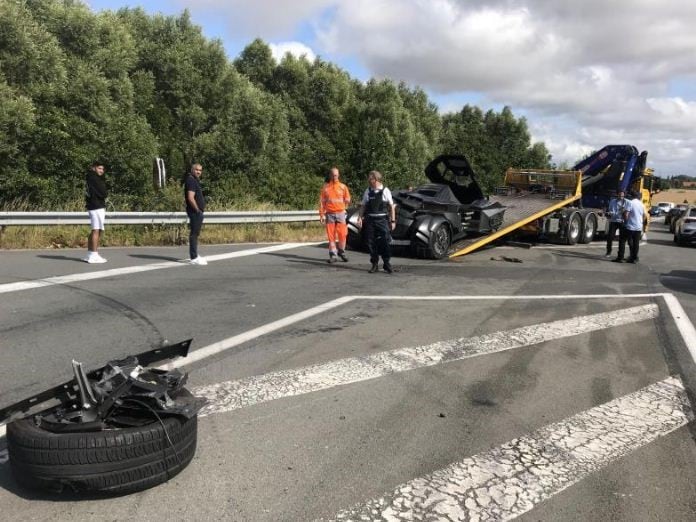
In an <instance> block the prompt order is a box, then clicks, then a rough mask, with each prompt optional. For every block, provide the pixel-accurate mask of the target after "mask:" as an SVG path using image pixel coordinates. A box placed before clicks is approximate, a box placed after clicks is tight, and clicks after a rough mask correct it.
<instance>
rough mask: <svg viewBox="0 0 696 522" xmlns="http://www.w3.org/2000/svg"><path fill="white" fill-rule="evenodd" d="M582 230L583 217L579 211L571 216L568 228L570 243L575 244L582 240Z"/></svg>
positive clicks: (567, 236) (567, 235)
mask: <svg viewBox="0 0 696 522" xmlns="http://www.w3.org/2000/svg"><path fill="white" fill-rule="evenodd" d="M581 230H582V218H581V217H580V214H578V213H577V212H576V213H574V214H573V215H572V216H570V219H569V220H568V229H567V234H566V238H567V241H568V244H569V245H575V244H577V242H578V241H579V240H580V231H581Z"/></svg>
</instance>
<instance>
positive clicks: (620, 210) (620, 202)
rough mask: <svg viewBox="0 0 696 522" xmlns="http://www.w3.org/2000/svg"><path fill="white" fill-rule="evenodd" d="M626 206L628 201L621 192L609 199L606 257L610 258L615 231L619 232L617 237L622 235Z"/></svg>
mask: <svg viewBox="0 0 696 522" xmlns="http://www.w3.org/2000/svg"><path fill="white" fill-rule="evenodd" d="M627 206H628V201H627V200H626V199H625V198H624V192H623V190H621V191H619V193H618V194H617V195H616V197H615V198H611V200H610V201H609V208H608V209H607V215H608V216H609V230H608V231H607V253H606V254H605V256H606V257H609V256H611V247H612V243H613V242H614V238H615V237H616V231H617V230H618V231H619V235H621V234H623V233H624V230H623V214H624V210H626V207H627ZM619 244H620V243H619ZM621 258H623V256H621Z"/></svg>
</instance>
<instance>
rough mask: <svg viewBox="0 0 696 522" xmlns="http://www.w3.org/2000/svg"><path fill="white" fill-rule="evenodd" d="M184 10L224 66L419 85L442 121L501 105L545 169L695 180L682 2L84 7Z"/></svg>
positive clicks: (695, 105)
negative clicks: (317, 61) (302, 62)
mask: <svg viewBox="0 0 696 522" xmlns="http://www.w3.org/2000/svg"><path fill="white" fill-rule="evenodd" d="M86 3H87V4H88V5H90V6H91V7H92V9H94V10H102V9H118V8H121V7H142V8H143V9H145V10H146V11H147V12H149V13H157V12H161V13H163V14H166V15H178V14H180V13H181V12H182V11H183V9H185V8H188V9H189V11H190V12H191V16H192V19H193V21H194V22H195V23H197V24H198V25H200V26H201V27H202V29H203V33H204V34H205V35H206V36H208V37H210V38H219V39H221V40H222V42H223V44H224V46H225V49H226V50H227V53H228V55H229V57H230V58H232V59H233V58H234V57H236V56H237V55H238V54H239V53H240V52H241V50H242V49H243V48H244V47H245V46H246V45H247V44H248V43H249V42H251V41H252V40H253V39H254V38H256V37H260V38H262V39H263V40H264V41H266V42H267V43H269V45H270V46H271V48H272V49H273V50H274V52H275V53H279V55H280V54H282V53H283V52H285V51H290V52H293V53H295V54H301V53H306V54H307V55H308V56H309V57H310V58H311V57H313V56H321V57H322V58H323V59H325V60H327V61H331V62H333V63H336V64H338V65H339V66H340V67H342V68H344V69H345V70H347V71H349V72H350V73H351V75H352V76H354V77H356V78H359V79H362V80H366V79H368V78H370V77H376V78H392V79H393V80H395V81H401V80H403V81H405V82H406V83H408V84H410V85H412V86H416V85H418V86H420V87H422V88H423V89H425V91H426V92H427V93H428V94H429V96H430V97H431V100H433V101H434V102H435V103H436V104H437V105H438V106H439V107H440V110H441V111H442V112H448V111H456V110H459V109H461V107H462V106H463V105H464V104H467V103H470V104H474V105H477V106H479V107H480V108H481V109H483V110H487V109H494V110H500V109H501V108H502V107H503V106H505V105H508V106H510V107H511V108H512V111H513V113H514V114H515V115H518V116H525V117H526V118H527V121H528V124H529V127H530V131H531V133H532V137H533V139H534V140H538V141H543V142H544V143H545V144H546V146H547V147H548V148H549V150H550V151H551V153H552V154H553V158H554V161H556V162H558V163H560V162H566V163H569V164H573V163H575V162H576V161H577V160H578V159H579V158H581V157H582V156H583V155H585V154H587V153H589V152H591V151H593V150H597V149H599V148H601V147H603V146H604V145H607V144H612V143H626V144H631V145H635V146H636V147H638V148H639V149H640V150H647V151H648V153H649V155H648V164H649V166H651V167H653V168H654V169H655V171H656V174H658V175H661V176H669V175H677V174H688V175H696V172H694V171H693V168H692V165H694V163H696V134H694V132H693V129H694V128H696V60H694V59H693V52H694V49H696V31H694V30H693V27H694V26H696V2H683V1H682V0H641V2H640V3H636V2H635V1H634V0H612V1H611V2H605V1H604V0H585V1H583V2H576V1H574V0H534V1H532V0H486V1H485V2H483V1H481V0H470V1H463V0H293V1H285V0H254V1H253V2H249V1H248V0H195V1H194V0H171V1H168V2H155V1H152V0H88V1H87V2H86Z"/></svg>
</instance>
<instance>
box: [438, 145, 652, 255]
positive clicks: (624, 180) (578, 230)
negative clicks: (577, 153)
mask: <svg viewBox="0 0 696 522" xmlns="http://www.w3.org/2000/svg"><path fill="white" fill-rule="evenodd" d="M646 159H647V152H645V151H644V152H642V153H640V154H639V153H638V150H637V149H636V148H635V147H633V146H632V145H608V146H606V147H604V148H602V149H601V150H599V151H597V152H595V153H594V154H592V155H590V156H589V157H588V158H586V159H584V160H582V161H581V162H579V163H578V164H577V165H575V166H574V167H573V169H572V170H569V171H560V170H531V169H508V170H507V172H506V173H505V180H504V184H503V186H501V187H498V188H497V189H496V191H495V194H494V195H491V196H489V198H488V200H489V202H490V203H491V204H496V203H497V204H499V205H500V206H501V207H504V208H505V212H504V214H503V219H502V223H501V224H500V226H499V227H498V228H497V229H496V230H491V231H489V232H488V233H486V234H485V235H476V234H473V235H467V236H466V237H464V238H463V239H461V240H459V241H456V242H454V243H452V245H451V246H450V248H449V251H448V254H449V257H450V258H453V257H458V256H463V255H465V254H468V253H470V252H473V251H474V250H477V249H479V248H481V247H483V246H486V245H489V244H491V243H493V242H494V241H496V240H498V239H500V238H503V237H505V236H511V235H513V234H515V235H519V236H527V237H529V236H532V237H536V238H537V239H543V240H546V241H549V242H552V243H561V244H568V245H574V244H576V243H590V242H591V241H592V240H593V239H595V238H596V237H598V236H602V235H604V234H606V231H607V229H608V221H609V218H608V216H607V214H606V208H607V207H608V204H609V200H610V199H611V197H613V196H615V195H616V193H617V192H619V191H624V192H627V193H628V192H629V191H632V192H636V193H638V194H640V195H641V201H642V203H643V205H644V206H646V215H647V209H648V208H649V207H650V194H651V188H652V179H653V178H652V170H651V169H649V168H646ZM496 206H498V205H496ZM477 223H478V219H477V216H476V212H474V214H473V216H472V217H471V219H470V221H469V225H468V226H469V227H470V228H471V229H472V230H476V225H477Z"/></svg>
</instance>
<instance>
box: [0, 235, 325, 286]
mask: <svg viewBox="0 0 696 522" xmlns="http://www.w3.org/2000/svg"><path fill="white" fill-rule="evenodd" d="M314 244H316V243H283V244H281V245H273V246H270V247H262V248H251V249H249V250H240V251H238V252H229V253H226V254H215V255H212V256H207V257H206V259H207V260H208V261H209V262H215V261H222V260H224V259H233V258H237V257H246V256H253V255H256V254H265V253H268V252H277V251H279V250H289V249H291V248H297V247H301V246H310V245H314ZM181 266H188V262H187V261H185V260H182V261H167V262H166V263H153V264H150V265H138V266H127V267H123V268H113V269H110V270H100V271H98V272H88V273H84V274H71V275H65V276H56V277H48V278H46V279H37V280H34V281H21V282H17V283H5V284H2V285H0V294H5V293H8V292H19V291H21V290H32V289H34V288H42V287H46V286H54V285H65V284H69V283H78V282H81V281H89V280H91V279H104V278H107V277H114V276H117V275H124V274H137V273H140V272H149V271H151V270H161V269H163V268H176V267H181ZM192 268H194V269H196V270H198V269H200V267H192Z"/></svg>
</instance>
